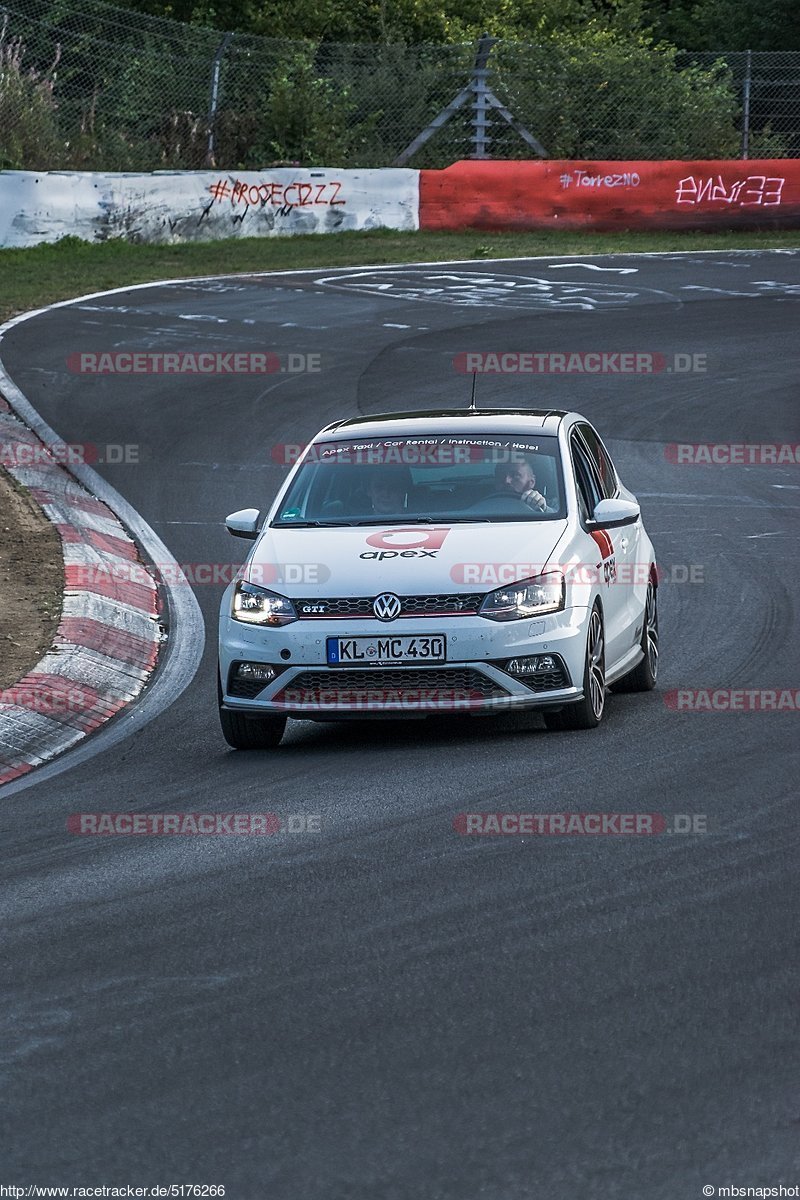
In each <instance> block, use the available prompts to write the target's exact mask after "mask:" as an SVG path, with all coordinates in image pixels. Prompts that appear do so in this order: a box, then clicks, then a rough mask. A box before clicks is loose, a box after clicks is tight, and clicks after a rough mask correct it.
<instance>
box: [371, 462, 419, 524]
mask: <svg viewBox="0 0 800 1200" xmlns="http://www.w3.org/2000/svg"><path fill="white" fill-rule="evenodd" d="M411 487H412V480H411V472H410V471H409V469H408V467H395V466H391V467H379V468H378V469H377V470H375V471H373V472H372V474H371V475H370V478H369V482H368V484H367V495H368V496H369V501H370V504H371V505H372V511H373V512H374V513H378V514H379V515H387V516H388V515H391V514H393V513H401V512H404V511H405V509H406V508H408V495H409V492H410V491H411Z"/></svg>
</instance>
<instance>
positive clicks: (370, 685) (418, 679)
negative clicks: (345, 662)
mask: <svg viewBox="0 0 800 1200" xmlns="http://www.w3.org/2000/svg"><path fill="white" fill-rule="evenodd" d="M337 695H338V696H340V697H341V703H342V707H346V706H347V704H348V702H349V700H352V699H355V700H356V702H358V700H359V699H369V698H370V697H371V698H372V699H373V700H374V702H375V706H376V707H381V705H382V704H394V703H403V700H404V698H405V699H407V700H409V701H418V702H419V703H420V705H421V706H429V707H432V708H436V707H439V706H441V707H443V708H444V707H449V706H451V705H458V704H468V703H470V702H476V703H477V702H480V701H481V700H492V699H496V698H498V697H500V696H507V695H508V692H507V691H506V689H505V688H504V687H503V686H502V684H499V683H496V682H495V681H494V680H493V679H489V678H488V676H486V675H484V674H483V673H482V672H481V671H476V670H474V669H472V668H471V667H442V668H430V669H428V670H422V669H419V668H407V667H390V668H386V669H383V668H376V669H375V670H368V671H362V670H327V671H303V672H301V673H300V674H299V675H296V676H295V677H294V679H292V680H291V681H290V682H289V683H287V684H286V687H285V688H284V689H283V691H281V692H280V693H279V694H278V695H277V696H276V697H275V700H276V701H277V702H278V703H281V704H286V705H287V707H290V706H291V705H292V704H297V705H298V707H303V705H304V704H311V705H313V704H321V705H324V704H325V703H327V702H330V705H331V707H335V705H336V698H337ZM326 698H327V700H326Z"/></svg>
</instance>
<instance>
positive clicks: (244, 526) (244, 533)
mask: <svg viewBox="0 0 800 1200" xmlns="http://www.w3.org/2000/svg"><path fill="white" fill-rule="evenodd" d="M260 519H261V513H260V512H259V511H258V509H257V508H240V509H239V511H238V512H235V513H231V515H230V516H229V517H226V518H225V528H226V529H227V531H228V533H232V534H233V536H234V537H240V538H248V540H249V541H251V542H254V541H255V540H256V538H257V537H258V525H259V521H260Z"/></svg>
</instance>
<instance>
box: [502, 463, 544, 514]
mask: <svg viewBox="0 0 800 1200" xmlns="http://www.w3.org/2000/svg"><path fill="white" fill-rule="evenodd" d="M494 477H495V482H496V483H497V484H498V486H499V487H502V488H505V489H507V490H508V491H510V492H513V493H514V495H515V496H519V498H520V500H521V501H522V502H523V504H527V505H528V507H529V508H532V509H533V510H534V512H540V513H554V512H558V506H557V505H554V504H553V505H550V504H548V503H547V500H546V499H545V498H544V496H543V495H542V493H541V492H539V491H537V489H536V476H535V475H534V473H533V467H532V466H531V464H530V463H529V462H528V460H527V458H523V459H522V460H521V461H520V462H508V463H498V464H497V466H496V467H495V472H494Z"/></svg>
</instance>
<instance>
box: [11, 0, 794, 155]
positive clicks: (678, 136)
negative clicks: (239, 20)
mask: <svg viewBox="0 0 800 1200" xmlns="http://www.w3.org/2000/svg"><path fill="white" fill-rule="evenodd" d="M475 55H476V46H475V44H474V43H470V44H464V45H449V46H406V45H363V44H362V45H342V44H338V43H325V42H323V43H321V44H320V43H312V42H301V41H284V40H276V39H270V38H263V37H256V36H252V35H247V34H238V33H237V34H222V33H219V32H218V31H215V30H211V29H205V28H201V27H197V26H193V25H186V24H183V23H181V22H177V21H170V20H165V19H162V18H158V17H152V16H147V15H145V14H142V13H137V12H132V11H130V10H127V9H123V8H117V7H115V6H114V5H110V4H105V3H102V2H101V0H81V2H80V7H79V8H78V7H76V6H75V3H74V0H10V3H7V4H6V3H4V2H3V0H0V168H6V169H9V168H11V169H31V170H47V169H49V170H59V169H60V170H107V171H151V170H159V169H163V170H170V169H173V170H175V169H177V170H192V169H198V168H201V167H216V168H219V169H222V170H233V169H247V168H249V169H258V168H262V167H265V166H274V165H277V164H289V165H295V164H298V165H302V166H318V165H325V166H330V167H335V166H349V167H379V166H389V165H391V164H392V163H394V162H395V161H396V160H397V159H398V158H399V157H401V156H402V155H403V152H404V150H406V149H407V147H408V146H409V145H410V144H411V143H412V142H413V141H414V139H415V138H417V137H418V135H419V134H420V132H421V131H423V130H424V129H425V128H426V127H427V126H428V125H429V124H430V123H431V122H432V121H433V120H434V119H435V118H436V117H437V115H438V114H440V113H441V112H442V110H443V109H444V108H445V107H446V106H447V105H448V103H450V102H451V101H452V100H453V98H454V96H456V95H458V93H459V92H460V91H461V89H463V88H464V87H465V86H466V85H469V84H470V80H471V79H474V76H473V74H472V72H473V67H474V64H475ZM488 68H489V71H488V75H487V76H486V80H487V83H488V86H489V87H490V88H491V90H492V92H493V93H494V94H495V95H496V96H497V97H498V100H499V102H500V103H501V104H502V105H504V106H505V107H506V108H507V109H508V110H509V111H510V113H512V114H513V116H514V117H515V118H516V119H517V121H519V122H520V123H521V124H522V125H523V126H524V127H525V128H526V129H527V130H529V131H530V134H531V135H532V136H533V138H534V139H536V140H537V141H538V142H539V143H541V145H542V146H543V147H544V149H545V150H546V152H547V154H548V155H549V156H550V157H553V158H583V159H603V158H605V159H625V158H634V159H636V158H638V159H648V158H728V157H739V156H743V155H749V157H752V158H754V157H782V156H794V157H800V52H786V53H767V52H759V53H752V54H750V53H749V52H739V53H732V54H726V53H722V52H720V53H719V54H689V53H687V52H678V51H655V50H652V49H649V48H647V47H644V46H641V45H637V44H635V43H626V42H621V41H614V40H612V39H608V40H600V41H598V42H597V43H596V44H592V45H590V46H587V45H578V44H577V43H576V44H575V45H574V46H570V45H567V44H565V43H564V42H563V41H559V42H554V43H552V44H547V45H528V44H522V43H509V42H500V43H498V44H496V45H495V46H494V48H493V49H492V52H491V55H490V58H489V62H488ZM482 146H483V147H484V152H485V153H488V154H489V155H490V156H491V157H493V158H528V157H531V156H532V154H533V151H532V150H531V147H530V145H528V144H526V143H525V142H524V141H522V140H521V139H520V137H519V136H518V134H517V133H516V132H515V130H514V129H513V128H511V127H510V126H509V125H508V124H507V123H506V122H505V121H503V120H499V119H498V117H497V114H496V113H491V112H490V113H489V114H488V125H487V127H486V128H485V130H483V131H482ZM474 152H475V110H474V107H473V106H472V105H471V104H464V105H462V106H461V107H460V108H459V109H458V110H457V111H455V112H453V114H452V115H451V116H450V117H449V119H448V120H447V121H446V123H445V124H444V125H443V126H442V127H441V128H440V129H438V130H437V132H436V134H435V135H434V136H433V137H431V138H430V139H429V140H428V141H427V142H425V144H424V145H423V146H421V147H420V149H419V150H418V151H417V152H415V153H414V154H413V156H412V157H411V159H410V165H412V166H416V167H441V166H446V165H448V164H449V163H451V162H454V161H456V160H457V159H460V158H465V157H469V156H470V155H471V154H473V153H474Z"/></svg>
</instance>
